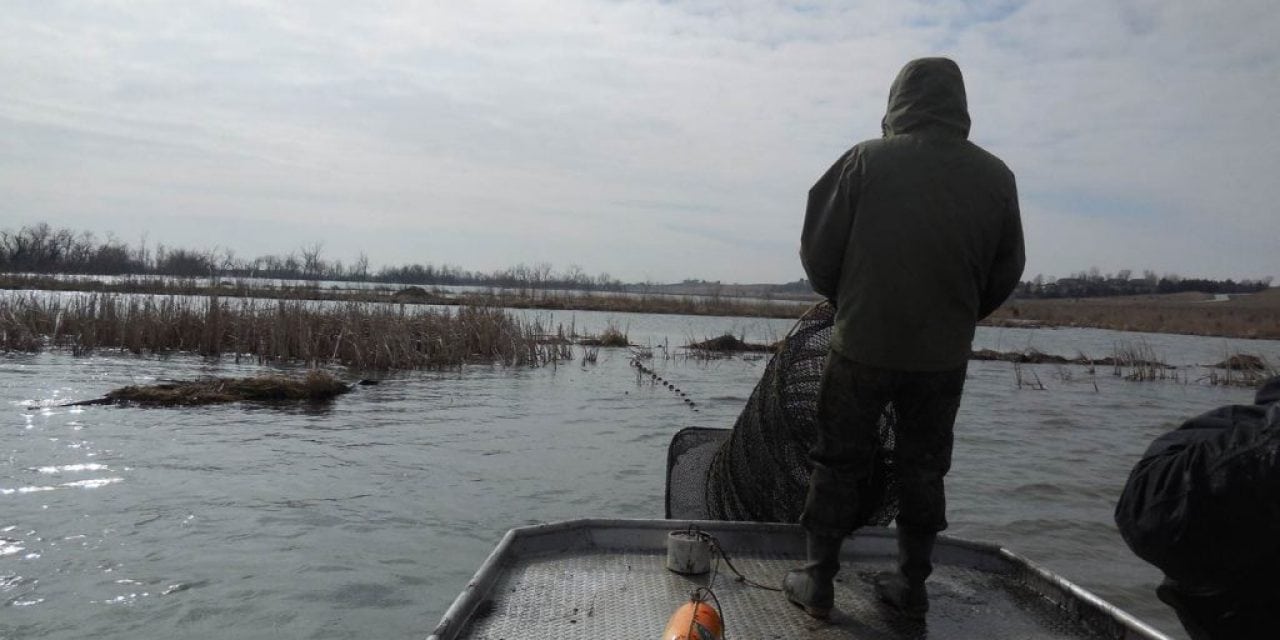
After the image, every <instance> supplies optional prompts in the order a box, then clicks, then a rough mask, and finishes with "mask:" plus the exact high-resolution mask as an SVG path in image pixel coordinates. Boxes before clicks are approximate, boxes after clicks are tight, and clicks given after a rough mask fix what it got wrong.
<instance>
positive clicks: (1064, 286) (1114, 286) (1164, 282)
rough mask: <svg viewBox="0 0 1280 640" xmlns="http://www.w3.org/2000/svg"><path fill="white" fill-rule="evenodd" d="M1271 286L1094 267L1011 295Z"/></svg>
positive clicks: (1035, 282) (1026, 285) (1265, 281)
mask: <svg viewBox="0 0 1280 640" xmlns="http://www.w3.org/2000/svg"><path fill="white" fill-rule="evenodd" d="M1270 286H1271V277H1270V276H1268V277H1266V278H1262V279H1260V280H1239V281H1236V280H1232V279H1230V278H1228V279H1226V280H1212V279H1208V278H1184V277H1182V276H1179V275H1178V274H1176V273H1166V274H1164V275H1157V274H1156V273H1155V272H1154V271H1150V270H1147V271H1143V272H1142V277H1138V278H1135V277H1133V272H1132V271H1130V270H1128V269H1123V270H1121V271H1119V272H1117V273H1115V274H1111V273H1106V274H1104V273H1102V272H1101V271H1100V270H1099V269H1098V268H1097V267H1093V268H1091V269H1089V270H1088V271H1080V272H1077V273H1073V274H1071V276H1070V277H1066V278H1045V277H1044V276H1043V275H1037V276H1036V277H1035V278H1034V279H1032V280H1029V281H1026V282H1022V283H1020V284H1019V285H1018V289H1017V291H1015V293H1014V295H1015V297H1018V298H1097V297H1105V296H1132V295H1143V294H1152V293H1180V292H1183V291H1197V292H1200V293H1255V292H1258V291H1262V290H1264V289H1267V288H1268V287H1270Z"/></svg>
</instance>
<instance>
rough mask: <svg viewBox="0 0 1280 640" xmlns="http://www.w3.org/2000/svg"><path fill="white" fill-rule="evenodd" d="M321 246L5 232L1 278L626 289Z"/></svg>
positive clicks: (596, 278)
mask: <svg viewBox="0 0 1280 640" xmlns="http://www.w3.org/2000/svg"><path fill="white" fill-rule="evenodd" d="M322 250H323V245H322V244H320V243H315V244H311V245H307V246H304V247H301V248H299V249H297V250H295V251H291V252H289V253H287V254H285V255H264V256H258V257H256V258H240V257H238V256H236V254H235V252H234V251H232V250H231V249H217V248H214V249H189V248H176V247H166V246H165V245H163V244H160V245H156V246H155V247H154V248H152V247H150V246H148V244H147V241H146V238H143V239H142V240H141V242H139V243H138V244H137V245H136V246H131V245H129V244H126V243H124V242H122V241H120V240H119V239H118V238H116V237H115V236H112V235H108V236H107V237H106V238H105V239H99V238H98V237H96V236H95V235H94V234H93V233H91V232H87V231H82V232H76V231H74V230H71V229H55V228H52V227H50V226H49V225H48V224H46V223H40V224H35V225H31V226H25V227H22V228H20V229H18V230H16V231H12V230H8V229H5V230H0V272H8V273H39V274H58V273H66V274H92V275H164V276H176V277H219V278H244V277H255V278H276V279H284V280H345V281H369V282H385V283H394V284H418V285H470V286H491V287H502V288H525V289H561V288H564V289H581V290H621V289H623V288H624V285H623V283H622V282H621V281H619V280H618V279H616V278H614V277H612V276H610V275H609V274H607V273H601V274H598V275H590V274H588V273H587V272H586V271H584V270H583V269H582V267H579V266H577V265H571V266H569V267H568V268H567V269H565V270H562V271H557V270H555V269H554V268H553V267H552V266H551V265H550V264H547V263H539V264H535V265H524V264H521V265H516V266H514V267H510V268H507V269H501V270H498V271H494V272H492V273H480V272H473V271H468V270H466V269H463V268H461V267H457V266H453V265H439V266H436V265H432V264H404V265H399V266H382V267H379V268H378V269H377V270H374V269H373V268H372V267H371V265H370V264H369V257H368V256H367V255H365V254H364V253H361V254H360V255H359V256H358V257H357V258H356V260H354V261H353V262H351V263H343V262H342V261H341V260H331V259H328V258H326V257H324V256H323V253H322Z"/></svg>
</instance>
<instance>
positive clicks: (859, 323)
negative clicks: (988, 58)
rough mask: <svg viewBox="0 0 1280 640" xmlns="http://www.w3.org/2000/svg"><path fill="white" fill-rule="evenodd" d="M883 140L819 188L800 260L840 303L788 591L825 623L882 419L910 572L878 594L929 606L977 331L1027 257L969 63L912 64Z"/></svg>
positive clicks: (904, 562) (882, 584) (849, 159)
mask: <svg viewBox="0 0 1280 640" xmlns="http://www.w3.org/2000/svg"><path fill="white" fill-rule="evenodd" d="M881 127H882V130H883V133H884V135H883V137H881V138H877V139H873V140H867V141H865V142H861V143H858V144H857V145H854V147H853V148H852V149H850V150H849V151H848V152H846V153H845V154H844V155H843V156H842V157H841V158H840V159H839V160H837V161H836V163H835V164H834V165H833V166H832V167H831V168H830V169H829V170H828V171H827V172H826V174H825V175H823V176H822V177H821V178H820V179H819V180H818V182H817V184H815V185H814V186H813V189H811V190H810V191H809V205H808V210H807V212H806V214H805V220H804V231H803V235H802V236H801V241H800V257H801V261H802V262H803V264H804V268H805V272H806V273H807V274H808V276H809V280H810V282H811V283H812V285H813V288H814V290H815V291H817V292H818V293H819V294H821V295H823V296H826V297H827V298H828V299H830V300H831V301H832V302H833V303H834V304H835V305H836V319H835V327H834V331H833V334H832V338H831V352H830V354H829V357H828V360H827V366H826V369H825V371H824V372H823V379H822V387H821V391H820V392H819V400H818V402H819V408H818V436H817V441H816V443H815V445H814V446H813V449H812V450H811V452H810V459H811V461H812V462H813V471H812V474H811V475H810V478H809V493H808V496H807V497H806V501H805V509H804V513H803V515H802V516H801V520H800V522H801V524H802V525H804V527H805V529H806V532H807V536H808V555H809V557H808V563H807V564H806V565H805V566H804V568H802V569H797V570H795V571H792V572H790V573H789V574H788V575H787V578H786V580H785V582H784V591H785V592H786V595H787V597H788V599H790V600H791V601H792V602H794V603H795V604H797V605H800V606H802V607H804V608H805V610H806V611H807V612H808V613H809V614H810V615H813V616H815V617H826V616H827V615H829V614H830V611H831V609H832V607H833V605H834V586H833V580H834V578H835V574H836V572H838V571H839V568H840V564H839V552H840V546H841V542H842V541H843V539H844V538H845V537H846V536H848V535H849V534H850V533H852V532H853V531H854V530H855V529H856V528H858V527H859V526H861V524H862V523H860V522H857V521H856V515H855V514H856V513H857V509H858V495H857V490H856V487H857V485H858V483H859V481H860V480H862V479H864V478H866V477H867V476H868V475H869V474H870V473H871V472H872V465H873V464H874V460H875V454H876V447H877V446H878V445H877V431H878V421H879V419H880V416H881V415H882V413H884V412H885V411H886V410H887V411H888V412H889V415H890V416H892V420H893V425H894V451H893V456H892V460H893V462H894V471H895V472H896V474H897V478H898V484H899V493H898V496H897V497H898V503H899V515H898V518H897V524H898V566H899V570H898V571H897V572H896V573H893V574H888V575H885V576H881V577H880V579H878V581H877V585H876V586H877V591H878V593H879V595H880V597H881V599H882V600H884V601H886V602H887V603H889V604H890V605H892V606H893V607H895V608H897V609H899V610H901V611H903V612H904V613H906V614H908V615H909V616H911V617H917V618H920V617H923V616H924V615H925V612H926V611H927V610H928V605H929V602H928V596H927V593H926V591H925V587H924V581H925V578H926V577H928V575H929V574H930V573H931V572H932V569H933V565H932V558H931V556H932V552H933V543H934V539H935V538H936V536H937V532H938V531H941V530H943V529H945V528H946V526H947V520H946V501H945V496H944V493H943V476H944V475H946V473H947V471H948V470H949V469H950V466H951V445H952V427H953V425H954V422H955V415H956V410H957V409H958V407H959V405H960V394H961V391H962V390H963V387H964V378H965V367H966V365H967V364H968V359H969V353H970V347H971V344H972V341H973V334H974V327H975V326H976V324H977V322H978V321H979V320H981V319H982V318H985V317H986V316H987V315H989V314H990V313H991V312H992V311H995V309H996V308H997V307H999V306H1000V305H1001V304H1002V303H1003V302H1004V300H1005V299H1006V298H1008V296H1009V294H1010V293H1012V291H1013V289H1014V287H1015V286H1016V285H1017V283H1018V279H1019V277H1020V276H1021V275H1022V268H1023V263H1024V253H1023V240H1022V223H1021V218H1020V214H1019V211H1018V196H1017V189H1016V187H1015V185H1014V177H1013V173H1012V172H1011V171H1009V168H1008V167H1006V166H1005V164H1004V163H1003V162H1002V161H1001V160H1000V159H999V158H997V157H995V156H994V155H992V154H990V153H988V152H986V151H984V150H983V149H982V148H981V147H979V146H978V145H976V144H973V143H972V142H969V141H968V139H967V138H968V135H969V112H968V106H967V103H966V98H965V89H964V80H963V78H962V77H961V75H960V68H959V67H958V66H957V65H956V63H955V62H953V61H951V60H948V59H946V58H922V59H919V60H913V61H911V62H909V63H907V65H906V66H904V67H903V68H902V71H901V72H899V74H898V77H897V79H896V80H894V82H893V86H892V87H891V88H890V90H889V106H888V111H887V113H886V115H885V117H884V120H883V121H882V123H881Z"/></svg>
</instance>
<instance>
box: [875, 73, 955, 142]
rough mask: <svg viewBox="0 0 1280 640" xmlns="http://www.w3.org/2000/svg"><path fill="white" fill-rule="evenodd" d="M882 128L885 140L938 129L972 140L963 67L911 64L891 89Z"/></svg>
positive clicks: (895, 80)
mask: <svg viewBox="0 0 1280 640" xmlns="http://www.w3.org/2000/svg"><path fill="white" fill-rule="evenodd" d="M880 126H881V129H883V131H884V135H885V136H892V135H895V134H900V133H911V132H915V131H920V130H924V129H935V130H943V131H946V132H948V133H951V134H954V135H959V136H960V137H962V138H967V137H969V105H968V101H967V100H966V99H965V93H964V78H963V77H962V76H961V75H960V67H959V66H957V65H956V63H955V62H952V61H951V60H949V59H947V58H920V59H917V60H912V61H911V62H908V63H907V64H906V66H904V67H902V71H899V72H898V77H897V78H896V79H894V81H893V86H892V87H890V88H889V109H888V111H887V112H886V113H885V116H884V120H882V121H881V123H880Z"/></svg>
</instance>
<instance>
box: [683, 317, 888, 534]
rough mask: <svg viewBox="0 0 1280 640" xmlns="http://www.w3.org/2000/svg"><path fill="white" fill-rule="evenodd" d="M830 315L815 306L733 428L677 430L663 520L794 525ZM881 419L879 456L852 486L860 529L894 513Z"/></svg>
mask: <svg viewBox="0 0 1280 640" xmlns="http://www.w3.org/2000/svg"><path fill="white" fill-rule="evenodd" d="M834 319H835V309H834V308H833V307H832V306H830V305H829V304H821V305H818V306H815V307H814V308H813V309H811V310H810V311H809V312H808V313H806V314H805V315H804V317H802V318H801V319H800V320H799V322H797V323H796V326H795V327H794V328H793V329H792V330H791V334H790V335H788V336H787V338H786V340H784V341H783V342H782V344H781V345H780V346H779V349H778V351H777V353H775V354H774V356H773V358H772V359H771V360H770V361H769V364H768V366H767V367H765V371H764V376H763V377H762V378H761V379H760V382H759V383H757V384H756V388H755V390H754V391H752V393H751V398H750V399H749V400H747V406H746V407H744V408H743V410H742V413H741V414H739V415H738V420H737V422H736V423H734V426H733V429H732V430H731V431H730V430H727V429H700V428H691V429H684V430H682V431H681V432H680V433H677V434H676V436H675V438H673V439H672V441H671V447H670V449H669V451H668V455H667V496H666V498H667V517H668V518H675V519H681V520H684V519H710V520H745V521H756V522H797V521H799V519H800V512H801V511H802V510H803V509H804V498H805V493H806V492H807V490H808V483H809V470H810V464H809V455H808V454H809V448H810V446H811V445H812V443H813V441H814V439H815V438H816V434H817V417H818V389H819V386H820V384H821V382H822V370H823V367H824V365H825V364H826V359H827V351H828V350H829V348H830V344H831V327H832V324H833V321H834ZM890 416H891V413H887V414H886V415H885V416H884V417H882V418H881V420H880V451H879V454H878V455H877V457H876V462H875V468H874V469H873V470H872V473H871V475H870V477H869V480H868V481H867V482H865V483H864V485H863V486H862V487H859V489H860V491H859V500H860V503H861V504H860V517H859V519H860V521H861V522H862V524H875V525H885V524H888V523H889V522H891V521H892V520H893V518H894V517H895V516H896V515H897V513H898V504H897V490H896V484H895V476H894V473H893V446H894V441H893V428H892V424H891V420H890Z"/></svg>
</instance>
